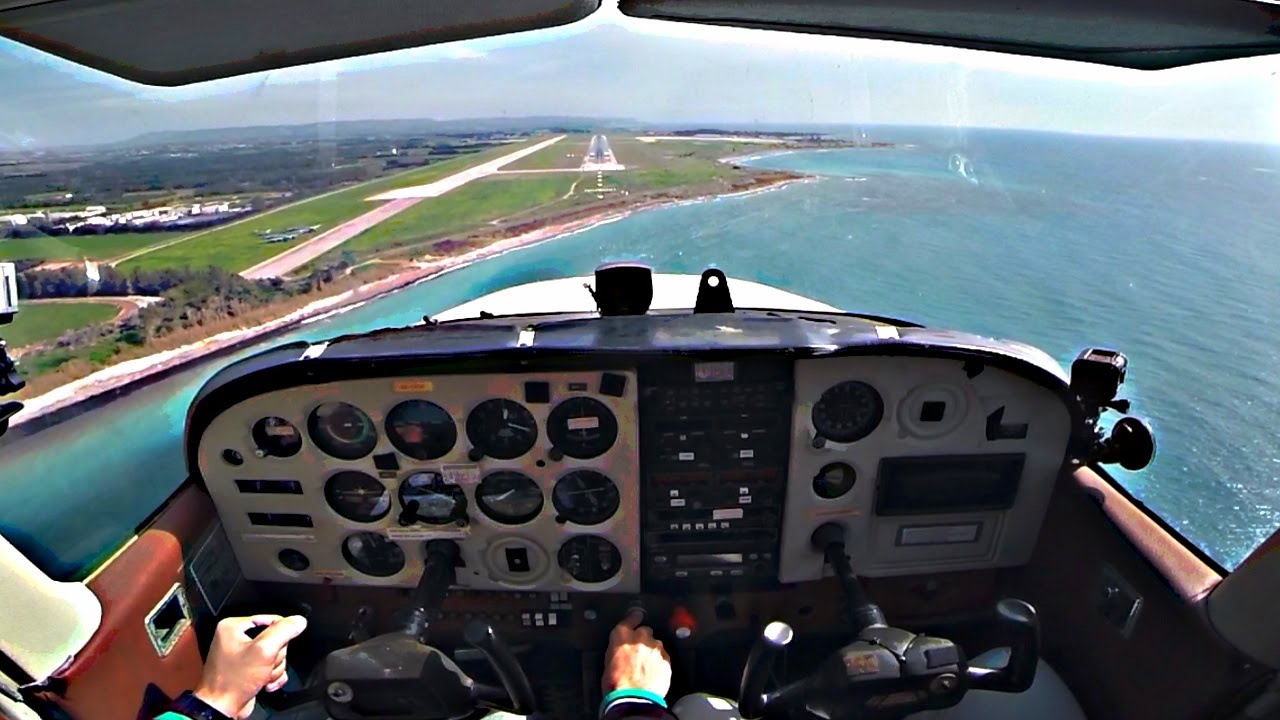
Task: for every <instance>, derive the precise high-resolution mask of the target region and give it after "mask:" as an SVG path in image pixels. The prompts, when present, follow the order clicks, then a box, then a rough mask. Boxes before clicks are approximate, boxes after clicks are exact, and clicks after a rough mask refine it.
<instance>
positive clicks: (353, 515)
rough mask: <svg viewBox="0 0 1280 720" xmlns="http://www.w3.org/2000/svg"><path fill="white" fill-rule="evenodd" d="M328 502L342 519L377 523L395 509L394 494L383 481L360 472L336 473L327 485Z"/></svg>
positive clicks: (325, 496) (325, 491)
mask: <svg viewBox="0 0 1280 720" xmlns="http://www.w3.org/2000/svg"><path fill="white" fill-rule="evenodd" d="M324 499H325V500H327V501H328V502H329V507H331V508H333V511H334V512H336V513H338V514H339V515H341V516H342V517H344V518H346V519H348V520H352V521H354V522H362V523H367V522H373V521H375V520H381V519H382V518H384V517H386V516H387V513H388V512H389V511H390V510H391V494H390V493H388V492H387V488H386V487H385V486H383V484H382V482H381V481H379V480H375V479H374V478H372V477H370V476H368V475H365V474H364V473H362V472H358V471H356V470H343V471H342V472H339V473H334V475H333V477H330V478H329V479H328V480H327V481H325V484H324Z"/></svg>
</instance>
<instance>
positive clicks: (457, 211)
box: [319, 173, 579, 264]
mask: <svg viewBox="0 0 1280 720" xmlns="http://www.w3.org/2000/svg"><path fill="white" fill-rule="evenodd" d="M578 177H579V176H578V175H577V174H574V173H564V174H563V175H562V174H559V173H556V174H546V175H543V174H536V175H495V176H490V177H487V178H485V179H483V180H477V181H475V182H472V183H468V184H466V185H463V186H462V187H460V188H458V189H457V190H454V191H452V192H449V193H447V194H445V195H441V196H440V197H437V198H426V199H425V200H423V201H421V202H419V203H418V204H417V205H414V206H413V207H411V208H409V209H407V210H405V211H403V212H401V213H398V214H396V215H393V216H391V217H390V218H388V219H386V220H384V221H383V222H381V223H378V224H377V225H375V226H373V227H371V228H369V229H368V230H365V231H364V232H362V233H360V234H359V235H357V236H355V237H353V238H351V239H350V240H348V241H347V242H345V243H343V244H342V246H341V247H340V248H338V249H337V250H334V251H333V252H332V253H330V256H332V257H329V256H326V257H321V258H320V259H319V262H320V263H322V264H323V263H324V262H326V261H329V260H333V259H335V258H336V257H338V256H340V255H341V253H342V252H351V253H356V254H357V255H361V256H363V255H368V254H371V253H374V252H377V251H380V250H386V249H390V248H395V247H403V246H405V245H409V244H412V243H414V242H416V241H420V240H426V239H430V238H435V237H439V236H441V235H445V234H447V233H452V232H458V231H462V230H473V229H477V228H479V227H480V226H482V225H483V224H484V223H486V222H493V221H499V220H503V219H506V218H510V217H512V216H517V215H519V214H521V213H527V212H529V211H532V210H535V209H540V208H546V207H548V206H551V205H552V204H554V203H557V202H558V201H559V200H560V199H561V198H562V197H564V195H565V193H567V192H569V188H570V187H571V186H572V185H573V182H574V181H575V180H577V179H578Z"/></svg>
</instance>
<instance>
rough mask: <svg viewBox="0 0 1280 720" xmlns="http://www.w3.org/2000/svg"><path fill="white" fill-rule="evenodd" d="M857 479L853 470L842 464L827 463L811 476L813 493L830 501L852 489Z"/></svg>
mask: <svg viewBox="0 0 1280 720" xmlns="http://www.w3.org/2000/svg"><path fill="white" fill-rule="evenodd" d="M857 479H858V475H857V473H855V472H854V471H853V468H852V467H851V466H850V465H848V464H846V463H842V462H835V463H827V464H826V465H823V466H822V469H821V470H819V471H818V474H817V475H814V476H813V491H814V492H815V493H817V495H818V497H820V498H826V499H828V500H832V499H834V498H838V497H840V496H841V495H844V494H845V493H847V492H849V491H850V490H852V489H853V483H854V482H855V481H856V480H857Z"/></svg>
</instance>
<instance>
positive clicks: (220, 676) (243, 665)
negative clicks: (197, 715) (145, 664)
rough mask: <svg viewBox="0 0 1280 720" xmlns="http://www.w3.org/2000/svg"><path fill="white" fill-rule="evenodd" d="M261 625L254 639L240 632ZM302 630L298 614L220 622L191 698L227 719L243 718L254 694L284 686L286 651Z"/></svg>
mask: <svg viewBox="0 0 1280 720" xmlns="http://www.w3.org/2000/svg"><path fill="white" fill-rule="evenodd" d="M264 626H265V627H266V628H267V629H266V630H263V631H262V633H261V634H260V635H258V636H257V637H256V638H250V637H249V636H248V635H246V634H245V632H246V631H248V630H251V629H253V628H256V627H264ZM306 629H307V619H306V618H304V617H301V616H299V615H294V616H292V617H280V616H279V615H254V616H253V617H239V618H226V619H224V620H223V621H222V622H220V623H218V628H217V629H216V630H215V631H214V633H213V645H212V646H211V647H210V648H209V657H208V659H207V660H205V663H204V673H203V674H202V675H201V676H200V684H199V685H197V686H196V689H195V690H193V691H192V694H194V695H195V696H196V697H198V698H200V699H201V700H203V701H205V702H206V703H208V704H209V705H212V706H213V707H214V708H217V709H218V710H219V711H220V712H221V713H222V714H223V715H226V716H227V717H229V718H235V719H237V720H243V718H247V717H248V716H249V713H252V712H253V707H254V698H255V697H256V696H257V694H258V693H259V692H261V691H262V690H263V689H264V688H265V689H266V690H267V692H275V691H276V690H279V689H280V688H282V687H284V684H285V681H286V680H287V678H286V677H285V650H286V649H287V647H288V644H289V641H290V640H292V639H294V638H296V637H298V636H299V635H301V634H302V631H303V630H306Z"/></svg>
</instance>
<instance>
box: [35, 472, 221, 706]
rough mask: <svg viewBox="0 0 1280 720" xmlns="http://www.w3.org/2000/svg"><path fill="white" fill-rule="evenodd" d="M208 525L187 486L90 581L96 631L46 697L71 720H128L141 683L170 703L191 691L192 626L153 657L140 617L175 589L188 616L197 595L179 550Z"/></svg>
mask: <svg viewBox="0 0 1280 720" xmlns="http://www.w3.org/2000/svg"><path fill="white" fill-rule="evenodd" d="M215 519H216V514H215V511H214V508H213V503H212V502H211V501H210V500H209V496H208V495H207V494H205V493H204V492H203V491H202V490H199V489H197V488H196V487H194V486H191V485H188V486H187V487H185V488H184V489H182V490H180V491H179V492H178V493H177V494H175V495H174V497H173V498H171V499H170V502H169V503H168V505H167V506H166V507H165V508H164V509H163V510H162V511H161V512H160V514H159V515H158V516H157V517H156V519H155V522H153V523H152V524H151V525H150V526H149V527H147V528H146V529H145V530H144V531H143V532H141V533H140V534H139V535H138V536H137V538H136V539H135V540H134V541H133V542H132V543H131V544H130V545H128V546H126V547H125V548H124V549H123V550H122V551H121V552H119V553H118V554H117V555H116V556H115V557H113V558H112V559H111V560H109V561H108V562H107V564H105V565H104V566H103V567H102V568H100V569H99V570H98V571H97V573H96V574H94V575H93V576H91V577H90V578H89V580H88V582H87V584H88V587H89V589H90V590H92V591H93V593H94V594H95V595H97V596H98V599H99V601H101V603H102V625H101V627H100V628H99V629H98V631H97V632H96V633H95V634H94V636H93V638H92V639H90V641H89V644H88V645H87V646H86V647H85V648H84V649H83V650H81V651H80V652H79V653H78V654H77V655H76V657H75V660H74V661H72V663H71V664H70V665H69V666H68V667H67V668H65V669H64V670H63V671H62V672H61V673H59V674H58V675H57V676H56V677H55V679H54V681H53V683H52V685H53V686H54V687H57V686H59V685H61V686H62V692H60V693H58V694H57V695H54V694H47V695H46V698H47V699H49V700H50V701H52V702H54V703H56V704H57V705H59V706H60V707H61V708H62V709H64V710H65V711H67V713H69V714H70V715H71V716H72V717H73V718H75V719H76V720H134V719H135V718H137V717H138V712H139V710H140V709H141V708H142V705H143V699H144V696H146V695H147V687H148V685H150V684H154V685H155V686H156V688H158V689H159V690H160V692H162V693H164V694H165V695H167V696H169V697H175V696H177V695H178V694H180V693H181V692H183V691H184V690H189V689H191V688H192V687H194V686H195V684H196V682H197V681H199V679H200V671H201V669H202V660H201V656H200V650H199V648H198V646H197V642H196V633H195V631H194V628H193V627H192V626H191V624H189V623H188V624H186V626H185V627H184V628H182V629H181V630H179V631H177V632H176V635H175V637H176V640H173V641H172V642H173V644H172V647H171V649H169V651H168V652H167V653H166V654H165V656H164V657H160V656H159V654H158V653H157V651H156V648H155V646H154V645H153V644H152V641H151V638H150V637H149V633H148V632H147V629H146V619H147V617H148V615H149V614H151V613H152V611H153V610H155V609H156V607H157V605H158V604H159V603H160V602H161V601H162V600H163V599H164V598H165V597H166V595H168V594H169V592H170V590H171V589H172V588H173V586H174V585H175V584H177V585H178V586H179V587H182V588H183V590H184V591H185V593H186V597H187V598H188V600H189V604H190V607H191V610H192V613H194V611H195V609H196V607H197V606H198V604H199V603H198V600H197V598H198V597H199V591H198V590H197V589H196V588H194V587H188V584H187V582H186V577H185V573H184V560H183V558H184V550H185V551H186V552H191V551H192V550H193V549H194V545H195V543H196V542H197V541H198V540H199V539H200V538H201V537H202V536H203V535H204V534H205V532H206V531H207V530H208V528H209V526H210V525H211V524H212V523H213V522H214V521H215ZM152 693H153V694H154V689H153V691H152Z"/></svg>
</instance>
